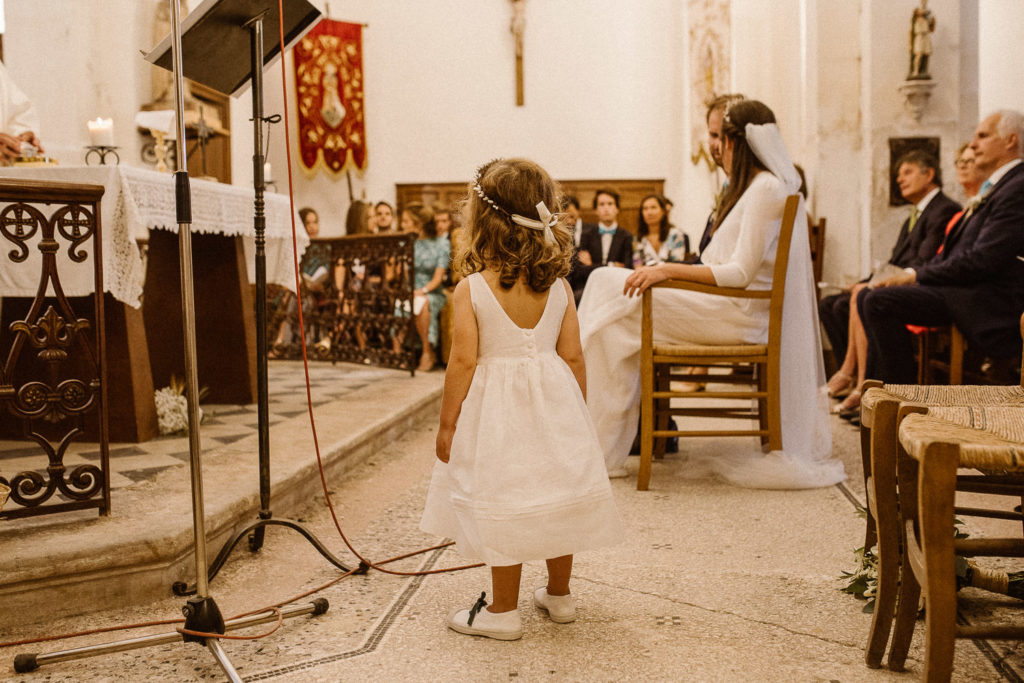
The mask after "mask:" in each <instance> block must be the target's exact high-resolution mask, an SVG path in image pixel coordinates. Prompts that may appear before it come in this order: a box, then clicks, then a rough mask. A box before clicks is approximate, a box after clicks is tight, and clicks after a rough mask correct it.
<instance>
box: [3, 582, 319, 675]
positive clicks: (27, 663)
mask: <svg viewBox="0 0 1024 683" xmlns="http://www.w3.org/2000/svg"><path fill="white" fill-rule="evenodd" d="M207 601H208V604H207ZM193 602H195V603H196V610H195V612H194V616H193V617H190V615H189V614H188V613H187V612H188V610H189V608H190V606H191V605H192V604H193ZM211 605H212V608H211ZM327 608H328V603H327V600H326V599H324V598H317V599H316V600H313V601H312V602H308V603H306V604H304V605H296V606H293V607H285V608H283V609H281V610H280V617H279V616H278V615H277V614H276V613H270V612H264V613H262V614H256V615H252V616H248V617H240V618H238V619H232V620H230V621H224V619H223V618H222V617H221V616H220V610H218V609H217V606H216V604H214V603H213V600H212V599H210V598H193V599H192V600H189V601H188V604H187V605H186V606H185V607H184V608H183V609H182V611H183V612H186V614H185V628H188V629H192V628H197V629H198V630H202V631H203V632H205V633H226V632H227V631H232V630H235V629H240V628H248V627H250V626H256V625H258V624H266V623H269V622H272V621H277V620H278V619H279V618H281V619H291V618H293V617H298V616H301V615H304V614H308V615H310V616H314V617H315V616H318V615H320V614H323V613H324V612H326V611H327ZM190 619H191V620H190ZM218 621H219V630H217V624H218ZM207 629H210V630H207ZM182 641H184V642H194V643H198V644H200V645H205V646H206V648H207V649H208V650H209V651H210V654H212V655H213V656H214V658H215V659H216V660H217V663H218V664H219V665H220V667H221V669H223V670H224V673H225V674H226V675H227V677H228V679H229V680H232V681H236V680H238V681H240V680H241V678H239V677H238V673H237V672H236V671H235V669H234V667H233V666H232V665H231V662H230V661H229V660H228V658H227V655H226V654H225V652H224V649H223V648H222V647H221V645H220V640H219V639H217V638H201V637H198V636H188V635H186V634H184V633H179V632H177V631H171V632H169V633H157V634H154V635H150V636H139V637H137V638H130V639H128V640H119V641H116V642H112V643H103V644H100V645H87V646H85V647H78V648H74V649H71V650H62V651H60V652H47V653H35V652H33V653H24V654H19V655H16V656H15V657H14V670H15V671H16V672H18V673H20V674H26V673H30V672H32V671H35V670H36V669H38V668H39V667H40V666H43V665H46V664H56V663H58V662H67V661H72V660H76V659H84V658H86V657H96V656H98V655H106V654H113V653H115V652H126V651H128V650H136V649H139V648H143V647H151V646H154V645H165V644H168V643H175V642H179V643H180V642H182Z"/></svg>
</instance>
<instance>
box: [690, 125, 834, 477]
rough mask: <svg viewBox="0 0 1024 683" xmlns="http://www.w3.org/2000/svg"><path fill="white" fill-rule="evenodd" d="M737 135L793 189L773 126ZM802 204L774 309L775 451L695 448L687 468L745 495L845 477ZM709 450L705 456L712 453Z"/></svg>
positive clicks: (793, 175)
mask: <svg viewBox="0 0 1024 683" xmlns="http://www.w3.org/2000/svg"><path fill="white" fill-rule="evenodd" d="M744 134H745V136H746V139H747V143H748V144H749V145H750V148H751V150H752V151H753V152H754V154H755V155H756V156H757V158H758V159H759V160H760V161H761V162H762V163H763V164H764V165H765V167H766V168H767V169H768V170H769V171H770V172H771V173H772V175H774V176H775V177H776V178H778V179H779V180H780V181H781V182H782V183H783V185H784V186H785V189H786V192H787V194H792V193H794V192H796V191H797V190H798V189H799V187H800V176H799V175H798V174H797V172H796V168H795V167H794V166H793V162H792V160H791V159H790V156H789V152H788V151H787V150H786V145H785V143H784V142H783V141H782V134H781V133H780V131H779V128H778V126H776V125H775V124H774V123H769V124H761V125H754V124H749V123H748V124H747V126H746V129H745V131H744ZM806 215H807V214H806V208H805V206H804V202H803V199H802V198H801V200H800V206H799V208H798V210H797V215H796V224H795V225H794V226H793V239H792V242H791V243H790V247H789V264H788V268H787V271H786V292H785V298H784V301H783V307H782V340H781V347H782V351H781V354H782V355H781V358H780V366H781V375H782V377H781V383H780V384H781V387H780V397H779V398H780V402H781V407H782V444H783V449H784V450H782V451H772V452H770V453H763V452H761V451H757V450H751V451H749V452H738V451H736V449H735V448H734V447H728V448H721V449H718V448H716V447H715V446H711V447H710V448H707V449H703V448H702V449H696V452H694V453H693V454H692V455H691V458H690V461H691V463H694V464H706V466H707V467H708V468H710V469H711V470H713V471H715V472H717V473H719V474H720V475H722V476H723V477H725V478H726V479H728V480H729V481H731V482H732V483H734V484H738V485H740V486H749V487H753V488H778V489H790V488H813V487H818V486H829V485H832V484H835V483H837V482H840V481H842V480H843V479H845V478H846V474H845V472H844V470H843V464H842V462H840V461H839V460H837V459H833V458H832V457H831V456H832V432H831V430H830V426H829V412H828V393H827V391H826V388H825V367H824V363H823V361H822V355H821V332H820V328H819V326H818V306H817V294H816V290H815V286H814V276H813V271H812V270H811V252H810V245H809V243H808V235H807V230H806V229H805V223H806V220H805V216H806ZM712 451H713V452H712Z"/></svg>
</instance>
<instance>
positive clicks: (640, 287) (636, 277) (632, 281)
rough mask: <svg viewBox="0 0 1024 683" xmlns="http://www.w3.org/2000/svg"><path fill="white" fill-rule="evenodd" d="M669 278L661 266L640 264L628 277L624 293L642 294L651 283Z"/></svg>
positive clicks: (628, 294)
mask: <svg viewBox="0 0 1024 683" xmlns="http://www.w3.org/2000/svg"><path fill="white" fill-rule="evenodd" d="M667 279H668V275H667V274H666V273H665V270H664V269H663V268H660V267H659V266H640V267H639V268H637V269H636V270H634V271H633V272H632V273H631V274H630V276H629V277H627V278H626V286H625V287H623V289H622V293H623V294H625V295H626V296H640V295H641V294H643V292H644V290H645V289H647V288H648V287H650V286H651V285H656V284H658V283H659V282H663V281H665V280H667Z"/></svg>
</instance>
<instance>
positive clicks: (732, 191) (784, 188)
mask: <svg viewBox="0 0 1024 683" xmlns="http://www.w3.org/2000/svg"><path fill="white" fill-rule="evenodd" d="M722 133H723V136H724V137H723V148H722V161H723V164H724V165H725V166H726V168H729V169H731V173H730V185H729V187H728V189H727V190H726V194H725V196H724V197H723V199H722V204H721V208H720V209H719V215H718V216H717V218H716V221H715V228H714V233H713V237H712V239H711V242H710V244H709V245H708V247H707V248H706V249H705V251H704V253H703V254H702V256H701V260H702V262H703V263H702V264H698V265H688V264H678V263H661V264H658V265H656V266H650V267H641V268H638V269H637V270H635V271H630V270H626V269H622V268H600V269H598V270H595V271H594V272H593V273H592V274H591V276H590V279H589V280H588V281H587V287H586V289H585V291H584V294H583V299H582V301H581V302H580V310H579V318H580V332H581V337H582V341H583V353H584V357H585V359H586V365H587V384H588V386H589V387H590V393H589V397H588V401H587V405H588V407H589V408H590V413H591V416H592V418H593V421H594V424H595V425H596V427H597V432H598V437H599V439H600V443H601V449H602V451H603V453H604V457H605V465H606V466H607V468H608V472H609V475H610V476H625V474H626V471H625V469H624V466H625V464H626V460H627V457H628V455H629V449H630V445H631V444H632V442H633V437H634V436H635V434H636V429H637V424H638V420H639V412H640V407H639V403H640V297H639V294H640V293H641V292H643V291H644V290H645V289H646V288H647V287H649V286H651V285H652V284H655V283H657V282H661V281H662V280H666V279H669V278H672V279H680V280H690V281H694V282H703V283H706V284H712V285H719V286H723V287H740V288H751V289H770V288H771V285H772V270H773V268H774V265H775V250H776V244H777V242H778V236H779V228H780V225H781V223H782V211H783V206H784V204H785V201H786V197H787V195H790V194H792V193H795V192H796V190H797V188H798V187H799V185H800V179H799V176H798V175H797V173H796V169H795V168H794V167H793V163H792V161H791V160H790V158H789V154H788V153H787V151H786V148H785V145H784V143H783V142H782V136H781V134H780V133H779V129H778V127H777V126H776V125H775V115H774V114H773V113H772V111H771V110H770V109H769V108H768V107H767V106H766V105H764V104H763V103H761V102H758V101H756V100H745V101H741V102H737V103H735V104H733V105H732V106H731V107H730V108H729V110H728V111H727V112H726V115H725V118H724V120H723V124H722ZM803 215H804V208H803V205H802V204H801V206H800V209H799V211H798V213H797V220H796V223H797V226H802V225H803V224H804V221H803V220H802V218H801V217H802V216H803ZM654 305H655V307H656V308H657V309H659V311H660V312H659V315H657V316H656V317H655V328H654V335H655V337H656V339H658V340H660V341H668V342H671V341H685V342H695V343H705V344H735V343H749V344H763V343H766V342H767V339H768V301H767V300H749V299H727V298H725V297H719V296H714V295H710V294H704V293H701V292H692V291H685V290H664V289H659V290H656V291H655V294H654ZM668 311H671V314H670V315H668V314H666V313H667V312H668ZM782 328H783V333H782V334H783V338H782V357H781V365H782V368H781V370H782V372H781V374H782V384H781V403H782V443H783V448H784V450H783V451H773V452H771V453H764V452H762V451H761V450H760V448H759V445H757V443H756V440H754V439H752V440H751V446H750V447H749V448H743V447H736V446H735V445H734V444H735V443H736V442H735V441H729V442H722V447H720V448H718V449H717V452H714V453H713V454H712V456H713V457H710V458H709V459H708V460H707V462H706V463H704V464H705V465H706V466H707V467H709V468H710V469H711V470H713V471H715V472H718V473H719V474H721V475H723V476H724V477H726V478H727V479H728V480H729V481H732V482H733V483H736V484H739V485H743V486H751V487H758V488H811V487H817V486H829V485H832V484H835V483H836V482H839V481H842V480H843V479H844V478H845V477H846V475H845V473H844V471H843V466H842V463H841V462H840V461H838V460H835V459H832V458H831V447H832V443H831V441H832V439H831V432H830V430H829V424H828V397H827V394H826V390H825V376H824V374H825V373H824V368H823V366H822V359H821V345H820V338H819V331H818V319H817V307H816V305H815V295H814V282H813V276H812V274H811V263H810V251H809V248H808V243H807V234H806V232H805V231H803V230H794V231H793V239H792V244H791V247H790V259H789V268H788V273H787V277H786V295H785V301H784V305H783V325H782ZM691 443H692V442H691ZM725 444H729V445H728V446H726V445H725ZM711 450H715V448H714V447H712V449H711Z"/></svg>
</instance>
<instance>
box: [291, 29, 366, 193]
mask: <svg viewBox="0 0 1024 683" xmlns="http://www.w3.org/2000/svg"><path fill="white" fill-rule="evenodd" d="M362 30H363V27H362V26H361V25H359V24H348V23H345V22H343V21H333V20H331V19H323V20H322V21H321V22H320V23H319V24H317V25H316V26H314V27H313V29H312V30H311V31H310V32H309V33H307V34H306V35H305V37H303V39H302V40H301V41H300V42H299V43H298V44H297V45H296V46H295V49H294V50H293V53H294V54H293V56H294V58H295V91H296V100H297V103H298V110H299V122H298V125H299V156H300V157H301V158H302V165H303V166H305V167H306V168H307V169H308V170H310V171H313V170H315V169H316V167H317V166H318V165H319V164H323V167H324V168H325V169H326V170H327V171H328V172H330V173H336V174H337V173H341V172H342V171H344V170H345V168H346V166H348V165H350V164H351V165H352V166H355V168H357V169H360V170H362V169H364V168H366V118H365V109H364V108H363V35H362Z"/></svg>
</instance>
